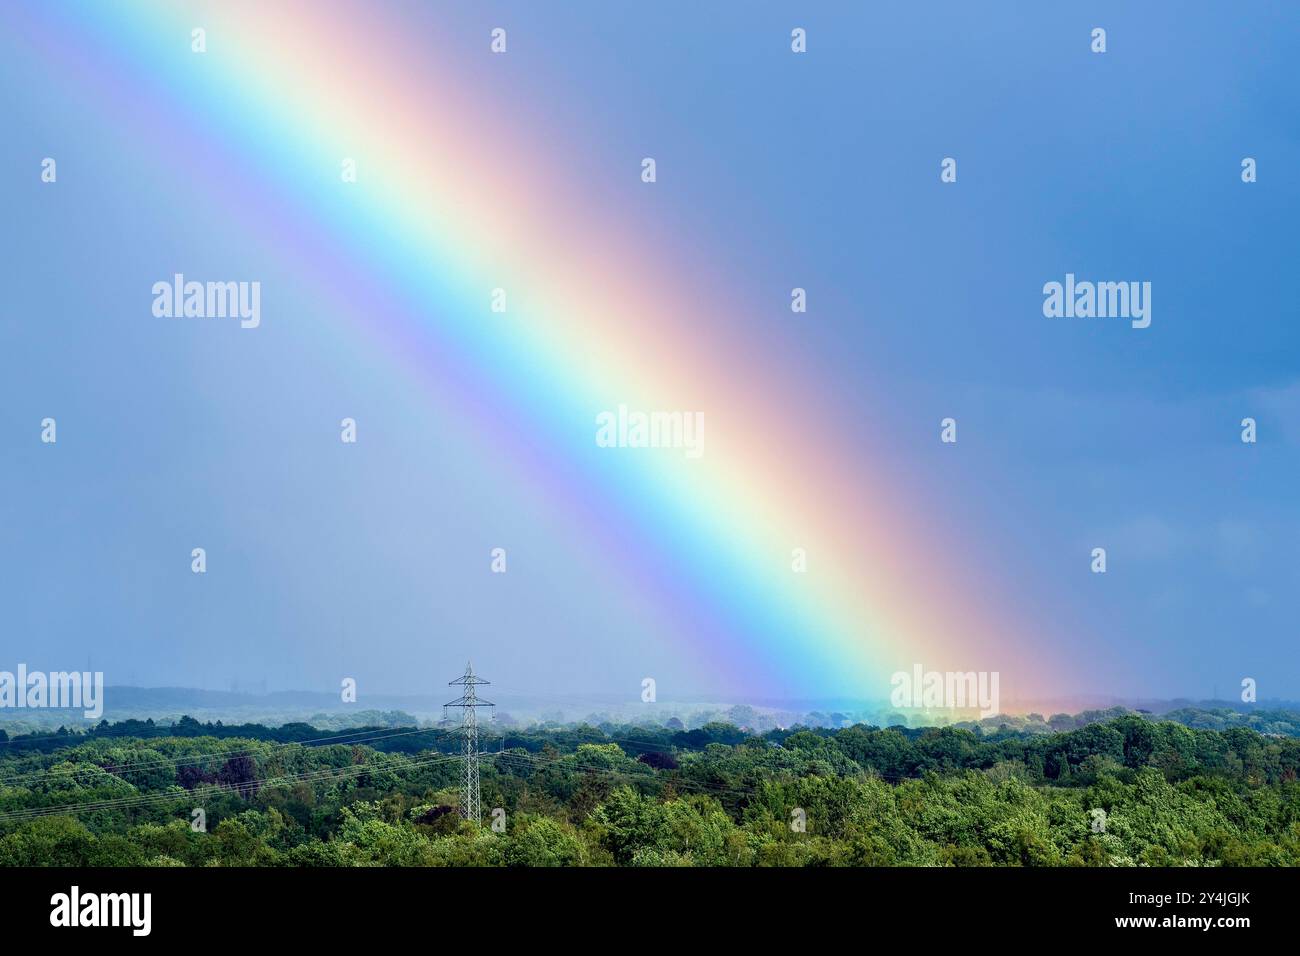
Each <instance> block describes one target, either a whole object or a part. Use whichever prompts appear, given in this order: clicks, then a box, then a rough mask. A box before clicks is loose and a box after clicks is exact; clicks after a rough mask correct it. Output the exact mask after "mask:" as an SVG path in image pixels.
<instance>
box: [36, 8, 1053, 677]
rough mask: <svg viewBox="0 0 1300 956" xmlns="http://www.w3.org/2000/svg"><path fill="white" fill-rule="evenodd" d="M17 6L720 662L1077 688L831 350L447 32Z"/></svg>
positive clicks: (155, 142)
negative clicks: (534, 112) (689, 449)
mask: <svg viewBox="0 0 1300 956" xmlns="http://www.w3.org/2000/svg"><path fill="white" fill-rule="evenodd" d="M10 16H11V18H13V19H16V20H18V21H19V22H21V23H23V24H24V27H25V29H24V30H23V31H22V34H21V36H20V35H19V34H18V31H13V35H12V37H11V42H12V43H13V46H14V48H15V49H14V51H13V55H22V50H24V49H26V50H27V55H34V56H40V57H42V58H43V59H44V60H46V62H48V63H50V65H51V72H52V73H53V74H56V75H58V76H61V77H62V78H63V82H67V83H68V84H70V85H72V86H73V87H74V88H75V91H76V95H78V96H82V97H85V98H87V99H89V100H91V101H92V102H94V103H95V104H96V107H97V108H98V109H102V110H103V111H105V112H106V114H107V115H108V116H109V117H110V118H111V121H112V122H113V123H114V124H118V125H120V126H122V127H124V128H125V130H126V131H127V133H126V134H129V135H130V136H132V137H134V138H137V139H138V141H139V147H140V152H141V162H142V164H145V163H150V162H155V163H156V162H157V161H158V160H159V159H163V160H164V161H166V160H167V159H168V157H170V158H171V160H174V159H175V158H176V156H177V152H178V150H177V147H178V145H179V144H182V143H184V144H185V149H184V154H183V155H184V157H185V165H186V166H190V167H193V166H195V165H196V164H197V165H198V166H199V167H201V168H202V170H203V171H204V173H205V174H206V175H210V176H214V177H222V176H224V177H231V178H238V179H239V180H240V182H241V190H243V192H242V193H241V194H245V195H246V194H248V190H249V188H252V189H255V190H256V195H257V196H258V202H257V203H256V205H254V204H252V203H248V204H245V205H242V206H241V207H239V208H236V209H228V208H227V209H223V215H225V216H234V217H235V218H237V219H238V220H239V221H240V228H241V229H242V230H243V231H245V232H247V233H250V234H254V235H256V236H258V237H259V239H260V241H261V242H262V243H264V244H265V245H266V247H267V248H269V249H271V250H273V251H274V254H275V255H276V256H277V257H278V259H279V260H280V261H281V262H283V263H285V264H286V268H291V269H293V270H294V271H295V275H297V276H300V277H301V281H303V282H310V283H313V284H314V285H316V286H317V287H318V288H319V290H320V294H321V295H323V296H330V297H332V298H333V299H335V300H337V301H338V302H341V303H345V304H346V305H347V311H348V313H349V315H350V321H351V322H353V323H356V324H359V325H360V326H362V327H363V328H364V329H365V330H366V332H367V333H368V334H369V335H372V336H373V337H374V338H375V340H376V341H377V342H378V343H380V344H381V345H382V348H383V349H384V352H385V354H386V355H387V356H388V357H389V358H390V360H391V362H392V364H393V366H394V368H396V369H400V370H402V371H403V373H404V374H408V375H410V376H411V377H412V379H413V380H415V381H417V382H419V383H420V384H421V385H422V387H423V388H424V389H425V390H426V393H427V395H428V397H429V400H430V401H431V402H433V403H435V404H436V405H437V406H438V407H439V408H441V409H445V410H446V411H447V413H448V417H449V418H452V417H456V418H459V419H461V420H464V421H468V422H470V423H471V425H470V426H467V427H470V428H471V431H472V433H473V435H474V438H475V441H476V442H478V443H479V444H480V445H481V446H482V447H483V448H484V449H485V454H493V455H504V456H507V457H508V458H509V459H510V460H511V461H512V462H513V463H514V465H515V466H517V467H518V468H520V469H521V474H524V475H526V476H527V479H528V484H529V485H530V487H531V488H532V489H533V491H534V493H535V494H536V495H537V496H538V501H539V503H542V504H543V506H544V507H546V508H549V509H552V510H553V511H554V512H555V513H556V514H557V515H560V516H562V519H563V520H564V521H566V522H568V523H569V526H570V527H571V528H572V533H573V534H575V535H583V536H585V537H587V538H589V539H591V541H592V542H593V544H594V545H595V546H598V547H599V548H601V549H602V550H603V551H604V552H605V553H607V554H609V555H610V556H611V560H612V561H613V562H615V563H617V565H618V567H619V568H620V569H621V571H622V572H623V573H624V574H625V575H626V577H627V580H628V585H629V588H631V589H632V590H634V591H635V592H636V593H637V594H638V595H639V596H640V597H641V599H643V600H644V601H646V602H647V603H648V604H651V605H656V606H668V607H671V608H673V609H674V620H676V621H679V622H689V623H685V624H681V626H680V628H679V631H680V633H679V634H677V635H674V638H675V639H680V640H683V641H685V642H687V649H688V650H689V652H690V653H692V654H694V655H695V656H696V657H697V658H698V661H699V665H700V667H702V668H708V669H711V670H713V671H714V672H715V673H717V674H721V675H725V677H726V679H727V680H728V681H730V682H732V684H733V686H734V688H735V689H737V690H744V689H748V690H751V691H752V689H754V688H763V689H764V690H765V691H767V692H769V693H771V694H777V695H784V696H787V697H793V696H808V695H810V694H811V693H813V692H814V690H816V689H818V688H820V689H822V690H825V689H826V688H827V687H831V688H833V689H834V690H835V691H836V692H838V693H842V694H846V695H852V696H855V697H862V698H883V697H886V696H888V693H889V676H890V674H891V673H892V672H894V671H897V670H910V669H911V668H912V667H913V666H914V665H915V664H916V663H917V662H923V663H924V666H925V667H926V668H928V669H954V670H969V669H980V670H986V669H1001V671H1002V674H1003V678H1002V679H1003V688H1004V694H1005V695H1006V697H1023V696H1028V695H1029V694H1030V693H1033V694H1034V695H1036V696H1043V695H1044V694H1045V693H1046V692H1049V691H1050V690H1052V689H1054V688H1053V685H1052V683H1051V682H1052V680H1053V679H1054V678H1053V677H1052V676H1051V675H1052V673H1053V667H1054V663H1055V662H1053V661H1050V660H1046V659H1044V655H1043V654H1042V653H1041V651H1040V648H1039V644H1038V642H1037V641H1036V640H1035V638H1036V635H1034V634H1033V633H1031V632H1030V629H1028V628H1026V626H1025V625H1024V624H1023V623H1022V622H1018V621H1016V619H1015V616H1014V615H1013V614H1011V613H1009V612H1008V611H1007V610H1006V609H1005V608H1001V607H997V606H993V602H992V601H991V600H990V599H989V598H988V595H987V591H986V587H985V585H986V582H982V581H980V580H979V579H978V575H977V573H976V572H975V571H973V570H972V567H971V565H974V564H975V563H977V559H976V558H973V557H971V556H970V555H969V554H968V553H964V552H969V551H970V550H973V549H972V548H970V547H963V545H962V542H960V541H952V540H947V541H945V540H943V538H942V535H941V533H936V531H935V529H933V528H930V527H928V525H927V523H926V522H925V521H924V518H923V512H922V510H921V508H920V507H919V506H918V503H917V502H911V501H908V499H907V495H906V494H905V493H904V491H903V488H904V487H905V483H904V479H903V477H902V476H897V475H891V474H889V473H888V471H887V469H885V468H883V467H880V466H878V465H873V463H872V461H871V457H870V454H869V450H866V449H854V448H845V447H842V441H841V439H840V438H839V435H838V434H837V429H836V422H837V420H840V419H841V418H842V417H843V415H844V414H845V412H844V410H842V409H836V408H834V407H832V406H830V405H828V404H827V403H825V402H824V401H821V400H818V399H816V398H810V397H808V396H809V395H811V394H814V393H816V391H817V390H816V389H814V388H807V389H799V388H793V389H792V388H789V387H785V388H778V387H774V385H773V383H777V382H781V383H790V382H791V381H794V382H796V383H799V382H804V383H813V382H815V381H816V375H817V370H816V369H815V368H810V367H800V366H799V365H798V363H797V361H796V362H791V361H789V360H788V359H787V357H785V356H781V355H777V354H773V352H772V350H770V349H765V348H764V347H763V343H762V342H751V343H749V344H748V345H746V346H745V347H744V348H745V351H744V354H737V348H736V346H735V344H734V342H729V341H726V340H724V338H723V336H721V335H719V334H717V333H715V332H711V331H710V326H709V325H708V323H705V322H701V321H700V317H701V316H707V315H711V314H718V313H719V312H720V311H734V310H735V309H737V308H745V307H746V306H744V305H741V306H737V304H736V301H735V299H734V298H733V297H729V298H727V299H726V300H722V299H721V297H720V296H719V295H718V293H717V291H716V290H715V289H710V288H700V287H698V284H696V283H691V282H689V281H687V280H683V279H680V278H678V275H679V274H680V272H681V271H682V270H680V269H677V268H675V264H680V258H679V257H680V256H681V255H683V253H680V252H674V251H672V250H673V248H674V244H673V242H672V239H673V237H671V236H661V235H655V234H654V233H653V232H652V231H647V230H645V229H643V228H639V229H632V228H629V227H628V226H627V225H626V224H625V223H624V222H623V221H620V219H619V217H618V215H617V211H616V210H611V209H609V208H608V207H602V206H601V205H600V204H597V203H593V202H592V201H591V199H590V197H589V195H587V193H586V192H585V191H584V186H583V183H582V182H581V181H580V177H579V176H576V175H575V174H574V173H573V172H571V171H570V170H569V168H568V167H567V166H566V160H567V159H569V158H570V157H568V156H566V154H565V152H564V147H563V146H562V145H561V144H559V143H557V142H555V141H554V140H553V139H552V138H551V137H550V136H548V131H547V130H546V129H544V128H542V127H540V126H538V125H537V124H529V123H527V122H519V121H516V119H514V118H513V117H512V119H511V122H510V124H509V125H508V126H507V125H505V124H503V123H502V122H501V121H500V119H499V115H498V112H497V111H495V110H494V109H493V108H492V105H491V103H490V102H484V98H485V95H484V94H481V93H475V92H473V91H471V90H467V89H465V88H464V87H463V86H462V85H460V84H459V83H458V74H457V68H456V63H455V61H454V59H452V58H450V57H451V56H452V55H449V54H448V53H447V52H446V50H445V49H444V46H445V45H440V46H439V47H438V53H437V55H436V56H434V55H430V52H429V49H428V46H427V44H426V43H423V42H422V41H421V39H420V38H418V37H412V36H410V35H409V34H408V33H407V32H406V31H404V29H403V24H402V23H400V22H398V21H397V19H396V17H395V16H392V15H389V14H384V13H376V8H375V5H373V4H354V3H348V2H342V0H317V2H312V3H306V2H276V3H272V4H267V3H231V4H221V5H219V6H214V7H212V8H211V10H210V11H209V12H208V13H207V14H206V15H205V16H204V17H203V23H202V26H203V27H204V28H205V30H206V34H207V44H208V51H207V52H206V53H205V54H203V55H201V56H200V55H196V54H195V53H193V52H191V49H190V31H191V28H192V27H194V26H196V25H198V24H196V23H195V22H193V20H194V17H193V15H192V14H187V13H184V12H181V11H178V10H176V9H175V7H174V5H173V4H170V3H165V2H161V0H159V2H145V3H133V4H130V5H118V4H111V5H110V4H90V5H81V6H77V7H76V10H75V13H73V12H72V11H71V9H70V8H65V7H63V6H61V5H58V4H54V5H52V6H50V7H49V8H47V6H45V5H43V6H42V7H41V9H40V10H39V11H37V10H34V9H31V10H25V11H16V12H14V13H12V14H10ZM488 45H489V37H488V36H486V35H485V36H483V38H482V51H481V52H482V55H483V56H485V57H486V56H490V55H491V54H490V52H489V50H488ZM463 46H464V45H463V44H462V47H463ZM456 55H461V56H467V55H469V54H468V53H467V52H466V51H464V50H462V51H461V52H460V53H459V54H456ZM507 55H508V54H507ZM126 134H124V135H126ZM592 135H593V136H594V135H597V134H596V132H595V131H593V132H592ZM345 157H350V158H353V159H355V161H356V163H357V169H358V181H357V182H356V183H344V182H342V179H341V176H340V166H341V161H342V160H343V159H344V158H345ZM640 160H641V157H640V156H630V157H629V166H628V182H629V189H642V190H656V189H658V190H661V191H662V190H664V189H666V188H667V187H666V186H665V185H664V184H662V183H657V184H654V185H645V184H642V183H641V182H640V176H639V173H640ZM163 165H166V162H164V164H163ZM248 183H251V184H252V185H251V187H250V186H249V185H247V184H248ZM652 195H653V194H652ZM679 245H680V244H679ZM497 288H502V289H505V290H507V294H508V300H507V301H508V305H507V312H506V313H505V314H494V313H493V312H492V311H491V310H490V302H491V296H492V292H493V290H494V289H497ZM732 295H733V296H734V293H733V294H732ZM620 405H626V406H628V407H632V408H644V409H684V410H698V411H700V412H702V413H703V415H704V418H705V420H706V422H707V429H706V435H705V448H706V452H705V454H704V455H703V456H702V457H701V458H699V459H694V460H692V459H690V458H688V457H687V456H684V455H681V454H673V453H669V452H652V453H621V452H611V451H609V450H607V449H601V448H598V447H597V446H596V444H595V442H594V440H593V435H594V432H595V421H596V416H597V415H598V414H599V413H600V412H601V411H603V410H611V409H616V408H618V407H619V406H620ZM449 427H451V426H449ZM936 433H937V423H936ZM519 436H528V440H526V441H520V440H519ZM919 529H925V531H924V533H922V532H921V531H920V530H919ZM796 548H802V549H804V550H805V552H806V554H807V562H808V564H807V567H808V570H807V572H806V573H795V572H794V571H793V570H792V554H793V550H794V549H796ZM1056 687H1057V688H1059V685H1056Z"/></svg>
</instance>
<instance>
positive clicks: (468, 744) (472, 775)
mask: <svg viewBox="0 0 1300 956" xmlns="http://www.w3.org/2000/svg"><path fill="white" fill-rule="evenodd" d="M490 683H492V682H491V681H486V680H482V679H481V678H478V677H475V676H474V668H473V666H472V665H471V664H468V663H467V664H466V665H465V674H464V676H463V677H460V678H458V679H457V680H453V681H448V682H447V686H448V687H454V686H456V685H458V684H459V685H461V686H463V687H464V688H465V693H463V694H461V696H460V697H459V698H457V699H456V700H453V701H451V702H449V703H446V704H443V705H442V716H443V718H444V719H445V718H446V716H447V709H448V708H449V707H459V708H460V730H461V734H462V736H463V737H464V740H463V741H462V747H463V750H462V753H463V755H464V760H465V784H464V787H463V788H462V792H461V801H460V812H461V815H462V816H464V818H465V819H466V820H473V821H474V822H475V823H481V822H482V814H481V812H480V809H479V798H478V758H479V752H478V714H476V713H475V712H474V708H476V707H495V706H496V704H494V703H492V702H491V701H489V700H479V698H478V696H477V695H476V694H475V693H474V688H475V687H476V686H477V685H479V684H490Z"/></svg>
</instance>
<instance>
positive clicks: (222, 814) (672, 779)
mask: <svg viewBox="0 0 1300 956" xmlns="http://www.w3.org/2000/svg"><path fill="white" fill-rule="evenodd" d="M1181 717H1182V719H1183V722H1176V721H1173V720H1164V719H1158V718H1154V717H1152V716H1150V715H1146V714H1138V713H1128V714H1124V715H1121V716H1114V717H1109V718H1108V719H1104V720H1098V721H1096V722H1092V723H1087V724H1085V725H1083V726H1080V727H1078V728H1077V729H1072V730H1065V731H1062V732H1051V733H1028V732H1025V731H1023V730H1018V729H1011V728H1005V729H998V730H991V731H990V730H987V729H984V728H981V727H942V728H928V729H909V728H905V727H888V728H879V727H873V726H865V725H856V726H851V727H846V728H841V729H827V728H801V727H796V728H793V729H787V730H772V731H769V732H766V733H755V732H751V731H748V730H744V729H741V728H739V727H736V726H734V725H732V724H728V723H722V722H713V723H708V724H706V725H704V726H701V727H696V728H693V729H689V730H687V729H685V728H682V729H674V728H672V727H664V726H639V725H630V724H602V725H600V726H589V725H575V726H567V727H554V726H535V727H531V728H528V729H519V730H511V731H509V732H507V733H506V734H505V735H504V736H503V737H498V738H495V739H486V738H485V739H484V741H483V748H484V749H485V750H486V749H488V748H489V746H490V748H491V752H490V753H485V754H484V755H483V757H482V758H481V792H482V807H483V819H482V821H481V823H480V824H475V823H472V822H469V821H466V820H464V819H462V817H461V814H460V812H459V805H460V799H461V798H460V785H461V782H462V777H463V767H462V764H461V762H460V758H459V748H460V742H461V741H460V738H459V736H458V734H457V732H456V731H455V729H454V728H449V727H441V728H427V727H426V728H422V727H414V726H405V727H393V726H375V727H362V728H353V729H350V730H344V731H340V730H337V729H334V730H325V729H318V728H315V727H312V726H310V725H307V724H288V725H284V726H281V727H266V726H262V725H257V724H243V725H239V726H227V725H222V724H220V723H200V722H198V721H196V720H193V719H192V718H183V719H181V720H180V721H178V722H176V723H174V724H169V725H155V724H153V723H152V722H150V721H143V722H141V721H134V720H133V721H124V722H120V723H117V724H110V723H108V722H103V723H101V724H99V725H98V726H96V727H94V728H93V729H91V730H90V731H89V732H84V733H73V732H68V731H63V732H60V733H53V734H51V733H43V734H35V733H34V734H28V735H22V736H12V737H0V865H5V866H70V865H81V866H150V867H153V866H191V867H194V866H293V867H300V866H331V867H333V866H726V867H742V866H743V867H749V866H1147V865H1149V866H1293V865H1296V864H1300V785H1298V784H1297V781H1296V773H1297V768H1300V739H1297V738H1295V737H1291V736H1287V735H1282V734H1264V733H1260V732H1258V731H1257V730H1254V729H1250V728H1248V727H1228V728H1226V729H1208V728H1206V727H1198V726H1188V723H1191V724H1193V725H1195V724H1197V723H1207V722H1213V721H1211V720H1210V718H1208V717H1206V716H1205V715H1198V714H1195V713H1188V714H1183V715H1181ZM1277 719H1279V720H1288V719H1293V715H1292V716H1291V717H1287V716H1285V715H1279V717H1278V718H1277Z"/></svg>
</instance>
